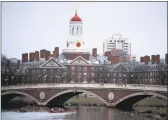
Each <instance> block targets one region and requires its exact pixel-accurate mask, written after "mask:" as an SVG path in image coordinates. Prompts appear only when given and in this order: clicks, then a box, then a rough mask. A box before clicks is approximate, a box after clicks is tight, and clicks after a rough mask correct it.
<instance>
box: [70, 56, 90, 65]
mask: <svg viewBox="0 0 168 120" xmlns="http://www.w3.org/2000/svg"><path fill="white" fill-rule="evenodd" d="M69 64H71V65H89V62H87V61H86V60H85V59H84V58H83V57H82V56H78V57H76V58H75V59H74V60H72V61H71V62H70V63H69Z"/></svg>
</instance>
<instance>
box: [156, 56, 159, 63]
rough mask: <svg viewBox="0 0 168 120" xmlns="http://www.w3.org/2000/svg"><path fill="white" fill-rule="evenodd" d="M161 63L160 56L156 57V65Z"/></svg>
mask: <svg viewBox="0 0 168 120" xmlns="http://www.w3.org/2000/svg"><path fill="white" fill-rule="evenodd" d="M159 63H160V55H156V64H159Z"/></svg>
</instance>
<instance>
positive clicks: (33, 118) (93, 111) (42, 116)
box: [1, 107, 147, 120]
mask: <svg viewBox="0 0 168 120" xmlns="http://www.w3.org/2000/svg"><path fill="white" fill-rule="evenodd" d="M1 118H2V120H147V118H145V117H143V116H140V115H137V114H135V113H134V112H123V111H120V110H117V109H112V108H105V107H78V108H77V112H76V113H48V112H47V111H45V110H44V111H43V112H38V111H36V112H25V113H19V112H11V111H4V112H2V117H1Z"/></svg>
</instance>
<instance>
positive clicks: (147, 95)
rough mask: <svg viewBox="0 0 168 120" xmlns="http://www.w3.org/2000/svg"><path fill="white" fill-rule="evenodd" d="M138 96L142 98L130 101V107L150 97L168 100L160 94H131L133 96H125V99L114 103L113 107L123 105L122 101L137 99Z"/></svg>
mask: <svg viewBox="0 0 168 120" xmlns="http://www.w3.org/2000/svg"><path fill="white" fill-rule="evenodd" d="M138 96H142V97H139V98H137V99H134V100H133V101H132V103H131V106H132V105H133V104H134V103H136V102H138V101H140V100H142V99H144V98H146V97H150V96H157V97H159V98H162V99H165V100H168V98H167V97H166V96H164V95H161V94H158V93H153V92H138V93H133V94H130V95H127V96H125V97H123V98H121V99H119V100H118V101H116V102H115V103H114V107H116V106H118V105H119V104H121V103H123V102H124V101H126V100H128V99H131V98H135V97H138ZM127 105H128V104H127Z"/></svg>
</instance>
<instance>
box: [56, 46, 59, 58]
mask: <svg viewBox="0 0 168 120" xmlns="http://www.w3.org/2000/svg"><path fill="white" fill-rule="evenodd" d="M55 52H56V53H55V54H56V57H58V56H59V47H55Z"/></svg>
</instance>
